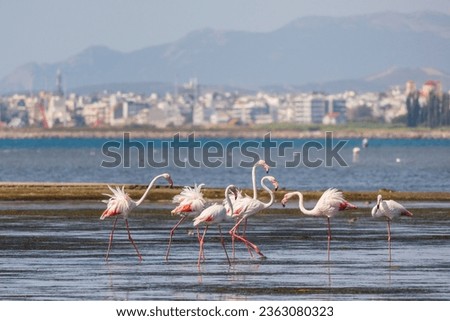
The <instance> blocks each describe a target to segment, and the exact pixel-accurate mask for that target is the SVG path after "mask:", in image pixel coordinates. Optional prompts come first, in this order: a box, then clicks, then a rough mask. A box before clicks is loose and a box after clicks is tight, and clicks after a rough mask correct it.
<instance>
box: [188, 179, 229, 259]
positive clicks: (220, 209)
mask: <svg viewBox="0 0 450 321" xmlns="http://www.w3.org/2000/svg"><path fill="white" fill-rule="evenodd" d="M230 191H231V192H233V194H234V197H235V198H236V197H237V195H238V190H237V188H236V186H234V185H228V186H227V188H226V189H225V201H226V202H227V204H228V206H229V208H230V209H231V213H232V212H233V203H232V201H231V199H230V195H229V194H230ZM231 213H230V212H228V213H227V210H226V208H225V206H224V205H223V204H217V203H215V204H213V205H211V206H209V207H207V208H205V209H204V210H203V211H202V212H201V213H200V215H199V216H197V217H196V218H194V226H195V227H197V228H198V225H200V224H204V225H205V230H204V232H203V235H202V237H201V238H200V239H199V243H200V250H199V253H198V263H197V264H198V265H200V261H201V259H202V257H204V255H203V250H204V243H205V235H206V232H207V231H208V227H209V226H211V225H217V227H218V229H219V233H220V243H221V244H222V247H223V250H224V251H225V255H226V257H227V260H228V264H230V265H231V263H230V258H229V257H228V253H227V249H226V248H225V241H224V240H223V236H222V230H221V228H220V224H221V223H222V222H225V221H229V220H233V218H232V216H231Z"/></svg>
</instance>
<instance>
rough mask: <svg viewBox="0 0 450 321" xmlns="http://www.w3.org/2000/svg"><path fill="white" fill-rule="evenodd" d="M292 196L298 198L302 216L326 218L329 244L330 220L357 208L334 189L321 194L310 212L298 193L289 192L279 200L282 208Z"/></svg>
mask: <svg viewBox="0 0 450 321" xmlns="http://www.w3.org/2000/svg"><path fill="white" fill-rule="evenodd" d="M293 196H298V198H299V202H298V206H299V208H300V211H302V213H303V214H306V215H312V216H325V217H326V218H327V224H328V242H330V240H331V226H330V219H331V218H332V217H333V216H335V215H336V214H337V213H338V212H340V211H344V210H347V209H355V208H357V207H356V206H355V205H353V204H351V203H349V202H347V201H346V200H345V199H344V196H343V195H342V192H341V191H338V190H337V189H336V188H329V189H327V190H326V191H325V192H324V193H323V194H322V196H321V197H320V199H319V200H318V201H317V204H316V206H314V208H313V209H312V210H307V209H306V208H305V207H304V206H303V194H302V193H300V192H291V193H287V194H285V195H284V197H283V199H282V200H281V205H283V207H284V206H286V203H287V202H288V200H289V199H290V198H291V197H293Z"/></svg>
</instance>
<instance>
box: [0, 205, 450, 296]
mask: <svg viewBox="0 0 450 321" xmlns="http://www.w3.org/2000/svg"><path fill="white" fill-rule="evenodd" d="M0 205H1V206H0V244H1V248H0V284H1V288H2V291H1V292H0V299H1V300H372V299H374V300H449V299H450V277H449V275H450V256H449V255H448V253H450V242H449V239H450V233H449V232H450V225H449V218H450V207H449V206H448V204H442V205H444V206H435V207H432V208H427V209H424V208H422V207H421V206H420V205H417V206H414V204H409V205H410V206H412V208H411V210H412V211H413V213H414V217H413V218H412V219H409V218H408V219H400V220H397V221H396V222H394V223H393V226H392V236H393V240H392V246H391V253H390V256H391V260H389V249H388V245H387V240H386V223H385V222H384V221H378V220H374V219H372V217H371V216H370V208H369V207H368V205H366V206H365V205H364V204H358V205H360V206H361V208H360V209H358V210H356V211H353V212H351V213H346V214H345V215H341V216H339V217H335V218H334V219H333V221H332V231H333V240H332V241H331V250H330V258H329V259H328V257H327V240H326V222H325V220H323V219H320V218H314V217H306V216H302V215H300V214H298V213H297V212H295V211H293V210H292V209H291V210H283V209H281V208H278V207H279V204H275V205H274V209H272V210H269V211H268V212H267V213H264V214H261V215H259V216H256V217H254V218H252V219H251V220H250V221H249V222H250V223H249V226H248V232H247V236H248V238H249V239H250V240H251V241H253V242H255V243H256V244H257V245H259V247H260V249H261V251H262V252H263V253H264V254H265V255H266V256H267V259H259V258H251V257H250V256H249V254H248V252H247V250H246V249H245V247H244V246H243V245H242V244H239V245H238V247H237V253H236V259H235V261H234V262H233V264H232V266H228V264H227V261H226V258H225V254H224V253H223V250H222V248H221V246H220V243H219V238H218V234H217V229H216V228H214V227H212V228H211V229H210V231H209V234H208V235H209V236H208V237H207V240H206V245H205V255H206V261H205V262H204V263H203V264H202V266H201V267H200V268H198V267H197V255H198V244H197V240H196V237H195V236H194V235H193V233H192V232H193V231H192V227H191V223H186V224H185V225H184V226H183V228H181V229H180V230H179V231H178V232H177V233H176V234H175V237H174V243H173V247H172V255H171V257H170V260H169V262H165V261H164V255H165V250H166V245H167V240H168V233H169V230H170V228H171V226H172V225H173V224H175V222H176V218H174V217H170V215H169V214H168V213H169V209H170V205H169V204H166V205H162V206H159V208H156V209H155V208H153V206H151V205H150V204H148V203H146V204H144V206H143V208H141V209H139V210H138V211H137V212H136V213H134V215H133V216H132V217H130V226H131V229H132V233H133V236H134V239H135V241H136V243H137V245H138V247H139V249H140V251H141V253H142V255H143V257H144V260H143V261H142V263H138V260H137V256H136V254H135V251H134V249H133V247H132V246H131V244H130V243H129V241H128V240H127V235H126V230H125V228H124V223H123V221H120V220H119V223H118V229H117V232H116V234H115V239H114V243H113V248H112V251H111V255H110V260H109V262H105V260H104V255H105V253H106V248H107V243H108V236H109V232H110V229H111V227H112V220H105V221H100V220H99V219H98V218H99V215H100V213H101V211H102V209H103V206H102V205H101V204H97V203H86V204H80V203H77V204H76V206H75V204H74V203H64V202H61V203H47V204H44V203H41V204H33V203H19V204H17V207H14V205H12V204H11V203H3V204H0ZM308 205H310V204H308ZM292 206H293V205H292ZM292 208H293V207H292ZM354 219H356V221H354V222H352V221H353V220H354ZM230 227H231V226H230V225H227V226H224V230H228V229H229V228H230ZM226 239H227V241H228V243H227V245H228V250H229V251H230V242H229V238H228V236H227V238H226Z"/></svg>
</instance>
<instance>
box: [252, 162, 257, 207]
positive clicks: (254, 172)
mask: <svg viewBox="0 0 450 321" xmlns="http://www.w3.org/2000/svg"><path fill="white" fill-rule="evenodd" d="M256 166H258V165H257V164H255V165H253V168H252V184H253V199H254V200H255V199H256V196H257V193H258V191H257V189H256Z"/></svg>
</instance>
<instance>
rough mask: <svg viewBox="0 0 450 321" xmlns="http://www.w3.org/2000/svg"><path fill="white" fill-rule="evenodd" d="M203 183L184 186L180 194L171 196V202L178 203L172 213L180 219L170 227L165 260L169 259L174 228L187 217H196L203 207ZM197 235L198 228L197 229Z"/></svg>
mask: <svg viewBox="0 0 450 321" xmlns="http://www.w3.org/2000/svg"><path fill="white" fill-rule="evenodd" d="M204 185H205V184H200V185H197V184H195V186H194V188H192V187H190V186H185V187H184V188H183V190H182V191H181V193H180V194H178V195H175V196H174V197H173V200H172V202H173V203H176V204H178V206H177V207H175V208H174V209H173V210H172V211H171V214H172V215H179V216H180V217H181V218H180V220H179V221H178V222H177V223H176V224H175V225H174V226H173V227H172V229H171V230H170V233H169V244H168V245H167V251H166V257H165V259H166V261H168V260H169V254H170V247H171V244H172V238H173V234H174V233H175V230H176V229H177V228H178V226H180V224H181V223H183V222H184V221H185V220H186V219H187V218H188V217H191V218H192V217H196V216H198V215H199V214H200V212H201V211H203V209H204V208H205V199H204V198H203V193H202V192H201V189H202V187H203V186H204ZM197 235H198V230H197Z"/></svg>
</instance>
